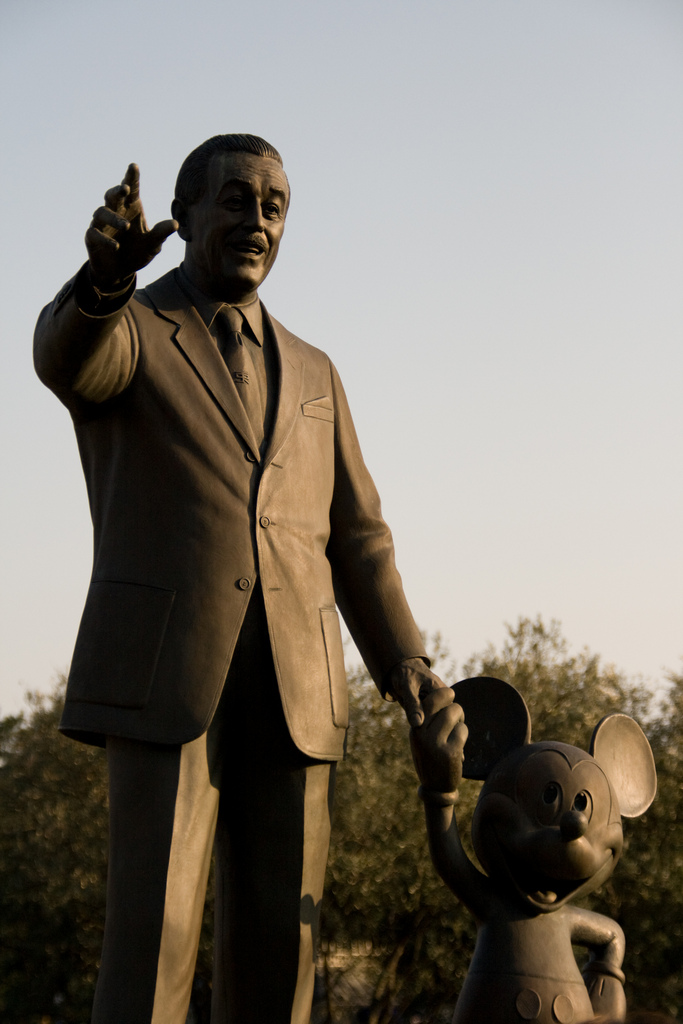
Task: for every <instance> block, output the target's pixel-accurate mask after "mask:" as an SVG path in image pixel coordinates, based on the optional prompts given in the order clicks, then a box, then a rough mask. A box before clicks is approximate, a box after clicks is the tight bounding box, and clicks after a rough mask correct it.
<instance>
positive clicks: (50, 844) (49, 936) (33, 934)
mask: <svg viewBox="0 0 683 1024" xmlns="http://www.w3.org/2000/svg"><path fill="white" fill-rule="evenodd" d="M61 696H62V690H61V687H60V688H59V689H58V691H57V692H56V693H55V694H54V695H53V696H51V697H38V696H34V695H30V696H29V698H28V703H29V709H30V710H29V713H28V714H27V715H20V716H18V717H16V718H9V719H7V718H6V719H4V720H3V721H2V723H1V725H0V807H1V808H2V813H1V815H0V1017H2V1019H3V1020H7V1021H17V1022H18V1021H21V1022H22V1024H39V1022H41V1021H44V1020H55V1019H61V1020H64V1021H65V1022H68V1024H71V1022H74V1024H75V1022H80V1021H87V1020H88V1019H89V1015H90V1002H91V999H92V990H93V987H94V981H95V975H96V969H97V962H98V958H99V953H100V946H101V943H102V931H103V922H104V898H105V886H106V842H107V819H106V777H105V763H104V755H103V752H102V751H101V750H98V749H97V748H94V747H87V746H84V745H82V744H80V743H79V744H77V743H73V742H72V741H69V740H66V739H65V738H64V737H63V736H61V735H60V734H59V733H58V732H57V722H58V720H59V706H60V704H61Z"/></svg>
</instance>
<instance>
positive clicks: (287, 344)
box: [261, 304, 304, 465]
mask: <svg viewBox="0 0 683 1024" xmlns="http://www.w3.org/2000/svg"><path fill="white" fill-rule="evenodd" d="M261 308H262V309H263V314H264V317H265V319H266V320H267V321H268V322H269V324H270V326H271V330H272V336H273V338H274V339H275V348H276V351H277V355H278V360H279V363H280V390H279V394H278V404H277V410H276V413H275V422H274V423H273V429H272V431H271V435H270V440H269V441H268V446H267V448H266V455H265V464H266V465H267V464H268V463H270V462H272V461H273V459H274V458H275V457H276V456H277V453H278V452H279V451H280V449H281V448H282V445H283V444H284V443H285V441H286V440H287V437H288V436H289V433H290V431H291V430H292V427H293V426H294V423H295V420H296V415H297V413H298V412H299V408H300V405H301V392H302V387H303V380H304V366H303V361H302V359H301V355H300V352H299V341H298V338H297V337H296V336H295V335H294V334H291V333H290V332H289V331H288V330H287V329H286V327H283V326H282V324H281V323H278V321H277V320H275V318H274V317H272V316H270V314H269V313H268V312H267V311H266V309H265V307H264V306H263V304H262V306H261Z"/></svg>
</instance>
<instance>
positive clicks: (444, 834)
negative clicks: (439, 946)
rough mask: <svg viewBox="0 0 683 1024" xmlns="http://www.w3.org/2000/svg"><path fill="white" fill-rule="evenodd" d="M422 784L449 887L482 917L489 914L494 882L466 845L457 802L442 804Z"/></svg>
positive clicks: (433, 844)
mask: <svg viewBox="0 0 683 1024" xmlns="http://www.w3.org/2000/svg"><path fill="white" fill-rule="evenodd" d="M445 795H446V794H438V793H432V792H429V791H425V790H424V788H423V787H421V796H422V799H423V800H424V804H425V818H426V821H427V836H428V838H429V851H430V853H431V855H432V860H433V861H434V866H435V867H436V870H437V871H438V872H439V874H440V875H441V877H442V878H443V880H444V882H445V883H446V885H447V886H448V888H449V889H450V890H451V891H452V892H454V893H455V895H456V896H457V897H458V898H459V899H460V900H461V901H462V902H463V903H464V904H465V906H466V907H467V908H468V910H470V912H471V913H472V914H474V916H475V917H476V918H477V920H478V921H484V920H486V919H487V918H488V917H489V914H490V906H491V899H492V891H491V887H490V883H489V881H488V879H487V878H486V876H485V875H483V874H482V873H481V871H479V870H478V869H477V868H476V867H475V866H474V864H473V863H472V861H471V860H470V859H469V857H468V856H467V854H466V853H465V850H464V849H463V845H462V842H461V840H460V832H459V831H458V823H457V821H456V818H455V812H454V808H453V805H452V804H450V805H448V806H445V807H444V806H439V802H438V798H439V797H440V796H445Z"/></svg>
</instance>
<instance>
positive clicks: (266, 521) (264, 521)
mask: <svg viewBox="0 0 683 1024" xmlns="http://www.w3.org/2000/svg"><path fill="white" fill-rule="evenodd" d="M259 523H260V524H261V526H262V527H263V528H264V530H265V528H266V527H267V526H270V519H269V518H268V516H261V518H260V519H259Z"/></svg>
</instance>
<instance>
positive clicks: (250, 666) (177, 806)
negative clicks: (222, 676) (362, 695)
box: [92, 586, 335, 1024]
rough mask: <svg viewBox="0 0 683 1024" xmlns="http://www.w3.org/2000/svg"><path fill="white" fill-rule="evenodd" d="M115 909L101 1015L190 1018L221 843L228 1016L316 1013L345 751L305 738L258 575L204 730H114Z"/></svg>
mask: <svg viewBox="0 0 683 1024" xmlns="http://www.w3.org/2000/svg"><path fill="white" fill-rule="evenodd" d="M107 759H108V765H109V799H110V838H109V874H108V881H107V914H106V922H105V934H104V944H103V950H102V961H101V968H100V974H99V978H98V982H97V989H96V993H95V1003H94V1007H93V1016H92V1024H185V1018H186V1015H187V1010H188V1005H189V1001H190V995H191V989H192V981H193V976H194V968H195V960H196V956H197V949H198V944H199V936H200V930H201V923H202V916H203V910H204V899H205V893H206V886H207V880H208V876H209V868H210V862H211V850H212V845H213V846H214V848H215V861H216V900H215V919H214V971H213V987H212V1002H211V1021H212V1024H264V1022H268V1024H306V1022H307V1021H308V1020H309V1016H310V1010H311V1001H312V996H313V983H314V980H315V952H316V937H317V931H318V922H319V916H320V904H321V900H322V891H323V882H324V875H325V865H326V862H327V853H328V847H329V835H330V825H331V812H332V799H333V791H334V774H335V773H334V769H335V765H334V764H331V763H329V762H320V761H313V760H312V759H310V758H308V757H306V756H305V755H304V754H302V753H301V752H300V751H299V750H298V749H297V748H296V747H295V745H294V743H293V742H292V740H291V738H290V736H289V731H288V729H287V725H286V722H285V718H284V713H283V710H282V704H281V701H280V696H279V692H278V687H277V680H276V677H275V671H274V667H273V661H272V655H271V652H270V642H269V639H268V630H267V624H266V619H265V611H264V608H263V598H262V595H261V592H260V588H259V587H258V586H257V587H256V588H255V591H254V594H253V595H252V598H251V601H250V604H249V608H248V611H247V615H246V618H245V622H244V625H243V628H242V630H241V633H240V637H239V640H238V643H237V647H236V650H235V654H234V656H233V659H232V663H231V665H230V670H229V672H228V678H227V681H226V685H225V687H224V690H223V693H222V696H221V699H220V703H219V705H218V709H217V711H216V714H215V716H214V719H213V721H212V723H211V726H210V727H209V730H208V732H206V733H205V734H204V735H202V736H200V737H199V738H198V739H196V740H194V741H192V742H191V743H187V744H183V745H169V746H166V745H161V744H152V743H144V742H140V741H137V740H128V739H121V738H115V737H111V738H108V740H107Z"/></svg>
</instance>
